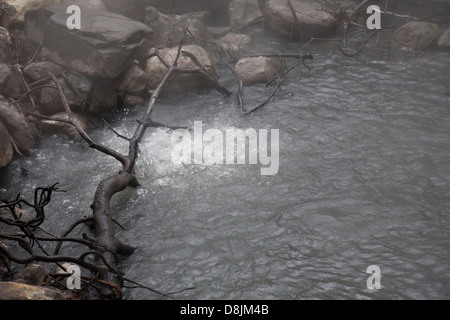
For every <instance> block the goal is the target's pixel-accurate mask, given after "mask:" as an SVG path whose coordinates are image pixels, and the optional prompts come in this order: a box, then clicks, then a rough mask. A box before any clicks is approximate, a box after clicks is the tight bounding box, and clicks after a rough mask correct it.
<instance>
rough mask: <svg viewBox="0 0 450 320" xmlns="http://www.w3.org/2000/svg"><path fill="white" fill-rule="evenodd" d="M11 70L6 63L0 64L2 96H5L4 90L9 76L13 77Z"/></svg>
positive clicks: (0, 92) (0, 89)
mask: <svg viewBox="0 0 450 320" xmlns="http://www.w3.org/2000/svg"><path fill="white" fill-rule="evenodd" d="M11 72H12V70H11V68H10V67H9V66H8V65H6V64H5V63H0V94H1V95H3V88H4V87H5V86H6V84H7V83H8V79H9V76H10V75H11Z"/></svg>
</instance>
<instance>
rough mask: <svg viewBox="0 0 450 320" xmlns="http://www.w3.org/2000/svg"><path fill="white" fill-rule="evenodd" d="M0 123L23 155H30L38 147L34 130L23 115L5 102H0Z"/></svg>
mask: <svg viewBox="0 0 450 320" xmlns="http://www.w3.org/2000/svg"><path fill="white" fill-rule="evenodd" d="M0 122H1V123H2V124H3V126H4V128H5V129H6V130H7V131H8V135H9V136H10V137H11V139H12V141H13V142H14V144H15V146H16V147H17V149H18V150H19V151H20V152H21V153H22V154H30V153H31V151H32V150H33V149H34V148H35V147H36V142H35V140H34V135H33V128H32V127H31V126H30V125H29V124H28V122H27V120H26V119H25V117H24V116H23V114H22V113H20V112H18V111H17V110H16V109H15V108H14V107H13V106H12V105H10V104H8V103H7V102H6V101H4V100H0Z"/></svg>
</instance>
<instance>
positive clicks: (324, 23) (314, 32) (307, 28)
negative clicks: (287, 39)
mask: <svg viewBox="0 0 450 320" xmlns="http://www.w3.org/2000/svg"><path fill="white" fill-rule="evenodd" d="M291 3H292V6H293V7H294V11H295V13H296V16H297V19H298V21H299V23H300V25H301V29H302V32H303V34H304V37H305V40H307V39H310V38H311V37H315V36H321V35H323V34H325V33H327V32H329V31H331V30H333V27H334V26H335V23H336V21H335V18H334V16H333V14H332V13H330V12H328V11H327V10H325V8H324V7H323V6H322V4H321V2H320V1H313V0H291ZM264 16H265V21H266V24H267V25H268V26H269V27H270V28H271V29H273V30H275V31H276V32H279V33H281V34H284V35H291V34H292V30H293V28H294V25H295V20H294V17H293V15H292V12H291V10H290V8H289V5H288V2H287V1H286V0H269V1H267V2H266V6H265V8H264Z"/></svg>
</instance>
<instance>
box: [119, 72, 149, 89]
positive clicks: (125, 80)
mask: <svg viewBox="0 0 450 320" xmlns="http://www.w3.org/2000/svg"><path fill="white" fill-rule="evenodd" d="M146 87H147V74H146V73H145V72H144V70H142V69H141V67H139V65H137V64H133V65H132V66H131V67H130V68H129V69H128V70H127V71H126V72H125V73H124V74H123V75H122V77H121V79H120V85H119V87H118V89H119V90H120V91H122V92H125V93H128V94H131V95H140V94H141V93H142V91H144V90H145V88H146Z"/></svg>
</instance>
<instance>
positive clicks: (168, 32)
mask: <svg viewBox="0 0 450 320" xmlns="http://www.w3.org/2000/svg"><path fill="white" fill-rule="evenodd" d="M145 24H146V25H148V26H149V27H150V28H152V29H153V30H154V32H155V38H154V41H155V44H163V43H165V42H166V41H167V40H169V41H170V42H169V43H179V42H180V41H181V39H182V38H183V37H184V30H186V28H187V29H188V31H189V33H188V35H189V36H188V37H186V38H184V43H193V42H198V41H199V42H201V40H202V39H206V38H207V29H206V27H205V26H204V25H203V23H202V22H201V21H200V20H198V19H195V17H194V18H193V16H192V15H185V16H183V15H181V16H180V15H170V16H169V15H164V14H162V13H160V12H159V11H158V10H156V9H155V8H154V7H148V8H147V9H146V16H145Z"/></svg>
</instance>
